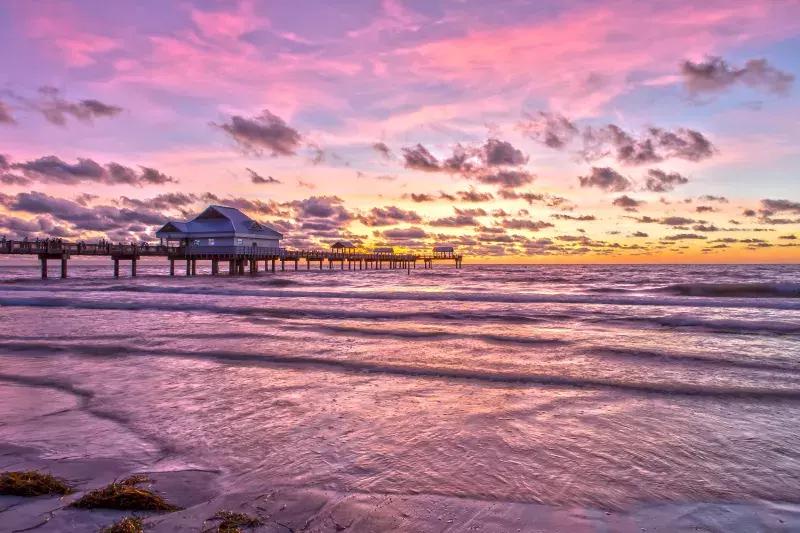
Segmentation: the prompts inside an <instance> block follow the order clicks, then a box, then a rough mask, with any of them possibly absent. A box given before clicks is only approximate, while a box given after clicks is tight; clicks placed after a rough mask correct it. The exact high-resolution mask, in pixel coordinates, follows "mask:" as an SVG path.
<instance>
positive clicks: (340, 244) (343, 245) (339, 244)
mask: <svg viewBox="0 0 800 533" xmlns="http://www.w3.org/2000/svg"><path fill="white" fill-rule="evenodd" d="M331 248H355V246H353V243H352V242H350V241H336V242H335V243H333V244H331Z"/></svg>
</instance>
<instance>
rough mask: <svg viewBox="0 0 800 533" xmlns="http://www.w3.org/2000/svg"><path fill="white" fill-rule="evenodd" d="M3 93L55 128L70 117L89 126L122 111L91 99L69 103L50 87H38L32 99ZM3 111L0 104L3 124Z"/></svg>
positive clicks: (2, 105)
mask: <svg viewBox="0 0 800 533" xmlns="http://www.w3.org/2000/svg"><path fill="white" fill-rule="evenodd" d="M5 92H6V94H7V95H8V96H10V97H11V98H13V99H14V100H16V101H17V102H18V103H19V105H20V107H21V108H22V109H26V110H29V111H35V112H38V113H41V114H42V116H43V117H44V118H45V120H47V121H48V122H50V123H51V124H55V125H57V126H64V125H66V123H67V121H68V119H69V118H70V117H72V118H74V119H76V120H79V121H81V122H84V123H86V124H91V123H93V122H94V120H95V119H98V118H113V117H116V116H118V115H119V114H120V113H122V111H123V109H122V108H121V107H119V106H116V105H111V104H106V103H104V102H101V101H100V100H95V99H93V98H90V99H86V100H79V101H77V102H70V101H68V100H65V99H64V98H62V96H61V91H60V90H59V89H57V88H55V87H50V86H43V87H40V88H39V91H38V92H39V96H37V97H34V98H28V97H26V96H22V95H19V94H17V93H15V92H12V91H5ZM3 109H4V104H2V103H1V102H0V123H2V122H3V120H2V115H3V113H2V112H3ZM12 120H13V119H12Z"/></svg>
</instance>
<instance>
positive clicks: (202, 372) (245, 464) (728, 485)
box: [0, 264, 800, 510]
mask: <svg viewBox="0 0 800 533" xmlns="http://www.w3.org/2000/svg"><path fill="white" fill-rule="evenodd" d="M123 271H124V269H123ZM167 273H168V272H167V267H166V266H165V265H161V264H142V265H140V268H139V277H137V278H128V277H122V278H120V279H113V278H112V277H111V267H110V265H102V266H73V267H72V268H71V271H70V275H71V277H70V279H68V280H59V279H50V280H41V279H39V278H38V271H37V268H35V267H33V268H31V267H3V268H0V361H2V363H1V364H0V367H1V368H0V442H5V443H12V444H14V445H19V446H30V447H34V448H36V449H38V450H41V453H42V456H43V457H46V458H53V459H59V458H76V457H83V458H86V457H91V458H114V457H125V458H127V459H129V460H135V461H137V462H139V463H140V464H141V465H143V466H144V467H146V468H150V469H170V468H174V469H178V468H187V467H191V468H204V469H214V470H215V471H218V472H219V475H220V484H221V486H223V487H224V488H225V489H226V490H234V489H236V490H249V489H253V490H257V489H258V488H259V487H263V486H264V485H268V486H270V487H299V488H316V489H321V490H333V491H340V492H351V493H360V494H363V493H368V494H396V495H419V494H428V495H437V496H446V497H456V498H462V499H473V500H482V501H492V502H534V503H540V504H547V505H551V506H559V507H564V506H566V507H582V508H588V509H609V510H619V509H626V508H630V507H631V506H636V505H642V504H653V503H661V502H681V503H700V502H704V503H713V502H722V503H725V502H733V503H736V502H757V501H758V502H763V501H766V502H789V503H795V502H798V499H799V498H798V495H800V267H799V266H796V265H786V266H769V265H748V266H732V265H708V266H687V265H681V266H663V265H659V266H626V265H608V266H597V265H591V266H589V265H586V266H531V265H527V266H526V265H514V266H480V265H468V264H467V265H465V266H464V268H463V269H461V270H456V269H455V268H452V267H450V266H449V265H447V266H445V265H436V266H435V267H434V269H433V270H422V269H416V270H411V271H410V273H409V272H408V271H405V270H395V271H391V270H382V271H349V270H344V271H341V270H338V269H334V270H328V269H327V266H326V268H325V270H322V271H318V270H313V269H312V270H311V271H306V270H305V269H304V265H301V270H300V271H298V272H294V271H286V272H277V273H268V272H261V273H259V274H258V275H255V276H250V275H248V276H243V277H228V276H224V275H223V276H219V277H212V276H210V275H208V274H209V272H208V269H207V268H205V266H204V265H200V268H199V272H198V273H199V274H200V275H198V276H197V277H186V276H180V275H179V276H175V277H169V276H167V275H166V274H167Z"/></svg>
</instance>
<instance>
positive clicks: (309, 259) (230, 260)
mask: <svg viewBox="0 0 800 533" xmlns="http://www.w3.org/2000/svg"><path fill="white" fill-rule="evenodd" d="M0 255H13V256H34V255H35V256H37V257H38V259H39V262H40V265H41V277H42V279H47V277H48V261H58V262H60V264H61V269H60V274H61V278H62V279H66V278H67V277H68V273H69V268H68V264H69V260H70V259H71V258H73V257H108V258H110V259H111V261H112V264H113V273H114V277H119V276H120V262H129V263H130V275H131V276H133V277H135V276H136V268H137V263H138V262H139V261H140V260H141V259H142V258H147V257H163V258H166V259H167V260H168V261H169V275H170V276H175V275H176V264H178V265H180V266H185V275H186V276H196V275H197V262H198V261H207V262H210V263H211V275H212V276H217V275H222V274H227V275H230V276H241V275H245V274H246V273H249V274H256V273H257V272H259V271H260V267H261V265H262V264H263V269H264V271H265V272H266V271H271V272H276V271H277V270H278V268H280V270H281V271H285V270H286V268H287V265H288V266H289V268H290V269H292V270H298V269H299V268H300V264H301V263H302V262H305V266H306V270H311V268H312V266H313V267H314V269H315V270H317V269H319V270H323V269H324V266H325V264H326V263H327V266H328V270H333V269H339V270H345V265H347V267H346V269H347V270H360V271H363V270H384V269H391V270H398V269H405V270H409V271H410V270H411V269H416V268H417V263H422V266H423V268H425V269H430V268H433V263H434V262H436V261H445V262H453V263H454V264H455V267H456V268H461V265H462V261H463V256H462V255H461V254H457V253H456V252H454V251H452V250H447V251H437V249H435V248H434V251H433V252H431V253H429V254H417V253H395V252H394V251H392V252H379V251H373V252H369V251H359V250H356V249H346V250H330V251H327V250H292V249H288V248H273V247H258V246H187V245H164V244H156V245H150V244H146V245H133V244H111V243H83V242H80V243H71V242H63V241H61V240H54V239H49V240H38V241H11V240H5V241H0ZM220 264H222V265H223V266H225V267H226V268H227V271H221V270H220Z"/></svg>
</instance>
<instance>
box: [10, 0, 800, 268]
mask: <svg viewBox="0 0 800 533" xmlns="http://www.w3.org/2000/svg"><path fill="white" fill-rule="evenodd" d="M799 49H800V0H769V1H761V2H759V1H752V0H746V1H745V0H706V1H704V2H696V1H688V0H671V1H670V2H655V1H633V0H595V1H588V0H530V1H527V0H507V1H506V0H494V1H491V2H489V1H478V0H382V1H381V0H375V1H368V0H339V1H336V2H331V1H330V0H297V1H293V2H281V1H278V0H263V1H262V0H187V1H183V2H180V1H176V2H163V1H162V0H137V1H127V0H124V1H118V2H108V1H107V0H37V1H31V0H0V234H1V235H4V236H5V237H6V238H24V237H28V238H36V237H42V238H43V237H47V236H51V237H57V238H63V239H65V240H70V241H76V240H81V239H82V240H87V241H91V240H96V239H99V238H108V239H111V240H112V241H114V242H141V241H150V242H154V241H157V239H156V237H155V231H156V230H157V229H158V228H159V227H160V226H161V225H162V224H163V223H164V222H165V221H166V220H185V219H187V218H190V217H192V216H193V215H194V214H196V213H197V212H199V211H201V210H202V209H203V208H204V207H205V206H207V205H209V204H220V205H229V206H233V207H238V208H240V209H242V210H243V211H245V212H246V213H247V214H248V215H249V216H251V217H252V218H253V219H256V220H259V221H263V222H265V223H267V224H268V225H271V226H272V227H274V228H275V229H277V230H278V231H281V232H282V233H283V234H284V236H285V239H284V244H285V245H286V246H287V247H292V248H303V249H309V248H325V247H327V246H329V245H330V244H331V243H332V242H334V241H336V240H341V239H344V240H349V241H353V242H355V243H356V244H358V245H359V246H363V247H365V248H369V247H373V246H379V245H380V246H384V245H390V246H394V247H395V248H397V249H407V250H420V251H421V250H427V249H430V248H431V247H432V246H433V245H434V244H452V245H454V246H456V247H457V248H458V250H459V251H461V252H462V253H464V254H465V255H467V256H468V257H469V261H472V262H494V263H526V262H529V263H595V262H600V263H609V262H619V263H631V262H634V263H673V262H686V263H693V262H701V263H714V262H719V263H729V262H733V263H738V262H748V263H751V262H755V263H759V262H763V263H775V262H798V260H800V248H798V247H799V246H800V178H799V177H798V170H797V169H798V168H800V145H798V143H797V139H798V138H800V98H799V97H798V91H797V82H796V78H797V76H798V74H800V54H797V53H796V51H797V50H799Z"/></svg>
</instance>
